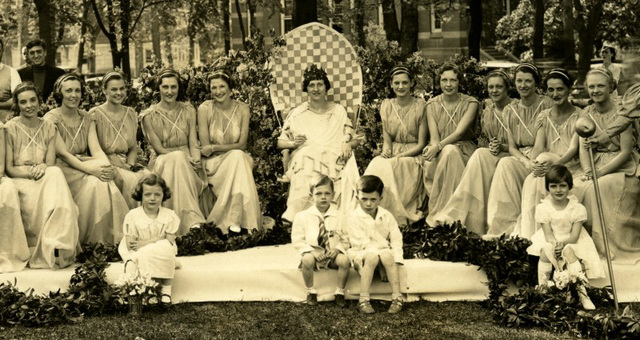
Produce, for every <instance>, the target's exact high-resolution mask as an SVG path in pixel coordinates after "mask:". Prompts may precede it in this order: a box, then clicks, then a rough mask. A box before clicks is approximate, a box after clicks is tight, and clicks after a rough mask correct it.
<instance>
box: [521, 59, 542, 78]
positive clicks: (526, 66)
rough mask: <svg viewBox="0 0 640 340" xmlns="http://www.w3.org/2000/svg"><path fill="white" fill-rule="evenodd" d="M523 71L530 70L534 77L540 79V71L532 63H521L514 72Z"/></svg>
mask: <svg viewBox="0 0 640 340" xmlns="http://www.w3.org/2000/svg"><path fill="white" fill-rule="evenodd" d="M523 69H528V70H530V71H531V72H533V73H534V74H535V75H536V77H538V78H540V71H539V70H538V68H537V67H536V65H534V64H532V63H522V64H520V65H518V66H517V67H516V72H518V71H522V70H523Z"/></svg>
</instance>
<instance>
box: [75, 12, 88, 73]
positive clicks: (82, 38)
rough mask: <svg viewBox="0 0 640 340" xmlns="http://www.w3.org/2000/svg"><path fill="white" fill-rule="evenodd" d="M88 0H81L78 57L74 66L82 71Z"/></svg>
mask: <svg viewBox="0 0 640 340" xmlns="http://www.w3.org/2000/svg"><path fill="white" fill-rule="evenodd" d="M89 9H90V7H89V2H88V1H87V0H82V19H81V21H80V39H79V41H78V59H77V61H76V68H77V69H78V72H82V65H83V64H84V43H85V36H86V35H87V22H88V21H89Z"/></svg>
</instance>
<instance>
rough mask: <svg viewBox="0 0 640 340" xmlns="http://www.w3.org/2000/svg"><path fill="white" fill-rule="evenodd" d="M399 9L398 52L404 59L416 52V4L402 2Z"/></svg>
mask: <svg viewBox="0 0 640 340" xmlns="http://www.w3.org/2000/svg"><path fill="white" fill-rule="evenodd" d="M400 8H401V11H402V23H401V24H400V25H401V27H400V31H401V32H402V35H401V37H400V50H401V54H402V56H403V57H405V58H406V57H408V56H409V55H411V53H413V52H415V51H417V50H418V4H417V3H414V2H406V1H403V2H402V5H401V7H400Z"/></svg>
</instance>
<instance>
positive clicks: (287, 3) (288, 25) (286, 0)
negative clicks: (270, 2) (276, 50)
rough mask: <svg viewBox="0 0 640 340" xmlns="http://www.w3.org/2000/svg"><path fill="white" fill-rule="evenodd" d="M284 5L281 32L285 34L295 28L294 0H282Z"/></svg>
mask: <svg viewBox="0 0 640 340" xmlns="http://www.w3.org/2000/svg"><path fill="white" fill-rule="evenodd" d="M280 4H282V7H284V12H283V13H282V14H281V15H280V18H281V19H280V28H281V31H282V32H281V34H285V33H287V32H289V31H291V30H292V29H293V0H280Z"/></svg>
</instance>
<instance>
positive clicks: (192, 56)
mask: <svg viewBox="0 0 640 340" xmlns="http://www.w3.org/2000/svg"><path fill="white" fill-rule="evenodd" d="M195 46H196V44H195V38H194V37H193V35H191V34H189V66H193V65H195V54H196V53H195Z"/></svg>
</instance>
